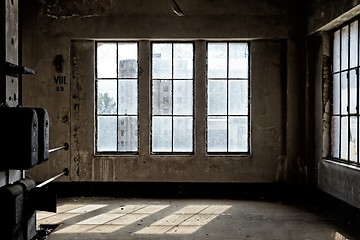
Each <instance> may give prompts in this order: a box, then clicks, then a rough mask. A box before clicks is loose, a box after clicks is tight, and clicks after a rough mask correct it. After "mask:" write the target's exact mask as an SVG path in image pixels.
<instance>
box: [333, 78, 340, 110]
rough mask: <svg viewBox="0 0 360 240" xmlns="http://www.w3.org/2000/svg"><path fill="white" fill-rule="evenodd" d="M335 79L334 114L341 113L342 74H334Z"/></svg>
mask: <svg viewBox="0 0 360 240" xmlns="http://www.w3.org/2000/svg"><path fill="white" fill-rule="evenodd" d="M333 79H334V83H333V114H340V91H341V90H340V74H339V73H336V74H334V76H333Z"/></svg>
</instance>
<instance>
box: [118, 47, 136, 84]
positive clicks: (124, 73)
mask: <svg viewBox="0 0 360 240" xmlns="http://www.w3.org/2000/svg"><path fill="white" fill-rule="evenodd" d="M118 53H119V78H137V77H138V50H137V44H136V43H119V45H118Z"/></svg>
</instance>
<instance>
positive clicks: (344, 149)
mask: <svg viewBox="0 0 360 240" xmlns="http://www.w3.org/2000/svg"><path fill="white" fill-rule="evenodd" d="M348 142H349V140H348V118H347V117H342V118H341V146H340V148H341V156H340V158H341V159H344V160H348Z"/></svg>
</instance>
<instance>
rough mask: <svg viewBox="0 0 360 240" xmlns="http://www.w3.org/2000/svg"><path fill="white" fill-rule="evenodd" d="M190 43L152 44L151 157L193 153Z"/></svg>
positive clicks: (192, 49) (192, 48) (192, 51)
mask: <svg viewBox="0 0 360 240" xmlns="http://www.w3.org/2000/svg"><path fill="white" fill-rule="evenodd" d="M193 58H194V47H193V43H184V42H183V43H173V42H172V43H155V42H154V43H152V69H151V82H152V111H151V151H152V153H192V152H193V149H194V148H193V138H194V137H193V135H194V134H193V76H194V67H193V65H194V63H193V62H194V60H193Z"/></svg>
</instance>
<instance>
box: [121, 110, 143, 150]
mask: <svg viewBox="0 0 360 240" xmlns="http://www.w3.org/2000/svg"><path fill="white" fill-rule="evenodd" d="M118 123H119V129H118V130H119V133H120V134H119V151H122V152H136V151H137V150H138V145H137V144H138V125H137V117H119V122H118Z"/></svg>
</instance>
